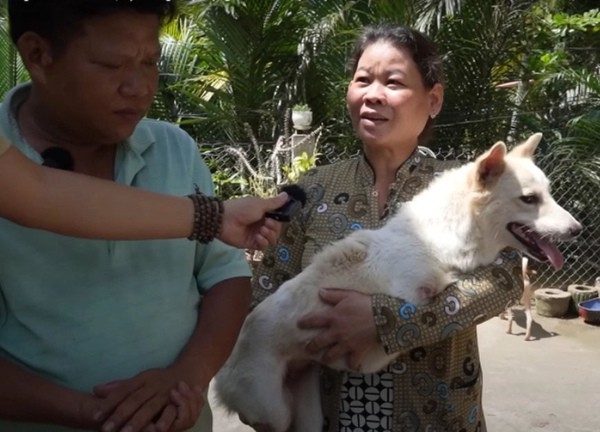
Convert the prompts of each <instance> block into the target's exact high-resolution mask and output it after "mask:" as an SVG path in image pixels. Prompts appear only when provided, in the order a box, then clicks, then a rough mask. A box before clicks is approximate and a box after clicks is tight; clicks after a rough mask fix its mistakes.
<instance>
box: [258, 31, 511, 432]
mask: <svg viewBox="0 0 600 432" xmlns="http://www.w3.org/2000/svg"><path fill="white" fill-rule="evenodd" d="M351 71H352V79H351V81H350V84H349V86H348V92H347V103H348V108H349V112H350V117H351V119H352V124H353V126H354V129H355V131H356V133H357V135H358V136H359V138H360V139H361V141H362V143H363V152H362V155H361V156H359V157H358V158H355V159H351V160H346V161H342V162H339V163H335V164H332V165H328V166H323V167H318V168H316V169H314V170H312V171H311V172H309V173H308V174H307V175H306V176H305V177H304V178H303V179H302V180H301V184H302V186H303V187H304V188H305V189H306V191H307V193H308V203H307V205H306V206H305V208H304V210H303V212H302V213H301V214H300V215H298V217H296V218H295V219H294V220H293V221H292V222H291V223H290V224H289V226H288V227H287V228H286V229H285V232H284V233H283V234H282V236H281V238H280V240H279V244H278V245H277V246H276V247H275V248H273V249H271V250H270V251H268V252H267V253H266V254H265V258H264V260H263V262H262V263H261V264H260V265H259V266H258V268H257V269H256V271H255V274H254V276H255V277H254V296H255V304H256V303H258V302H260V301H261V300H262V299H264V298H266V296H268V295H269V294H270V293H272V292H273V291H274V290H276V289H277V287H278V286H279V285H280V284H281V283H282V282H283V281H285V280H287V279H289V278H291V277H293V276H294V275H296V274H297V273H299V272H300V271H301V270H302V269H303V268H304V267H305V266H306V265H307V264H308V263H309V262H310V260H311V258H312V256H313V255H314V254H315V253H316V252H317V251H319V250H320V249H321V248H323V247H324V246H325V245H327V244H328V243H331V242H333V241H335V240H337V239H340V238H342V237H344V236H346V235H348V234H349V233H350V232H351V231H353V230H355V229H361V228H378V227H380V226H382V225H383V224H384V223H385V221H386V220H387V218H388V217H389V216H390V214H392V213H393V212H394V211H395V210H396V209H397V208H398V207H399V206H401V205H402V203H403V202H406V201H408V200H410V199H411V198H412V196H414V195H415V194H416V193H417V192H419V191H420V190H422V189H423V188H424V187H425V186H426V185H427V184H428V183H429V182H430V181H431V180H432V179H433V178H434V176H435V175H436V173H438V172H441V171H443V170H446V169H449V168H452V167H455V166H457V165H459V162H457V161H438V160H435V159H431V158H427V157H424V156H423V155H421V154H420V153H419V150H418V146H419V145H422V144H424V141H425V138H426V137H427V136H428V135H429V132H430V130H431V128H432V125H433V119H434V118H435V117H436V116H437V114H438V113H439V112H440V110H441V107H442V102H443V73H442V65H441V59H440V57H439V56H438V54H437V52H436V48H435V46H434V44H433V43H432V42H431V41H430V40H429V39H428V38H427V37H426V36H424V35H423V34H421V33H419V32H417V31H415V30H412V29H410V28H405V27H398V26H390V25H380V26H373V27H367V28H366V29H365V30H364V32H363V33H362V35H361V36H360V37H359V39H358V40H357V43H356V48H355V53H354V57H353V59H352V64H351ZM399 265H400V264H399ZM519 273H520V257H519V255H518V254H517V253H516V252H513V251H506V252H505V253H503V254H502V255H501V256H500V257H499V258H498V260H497V261H496V262H495V263H494V264H493V265H491V266H488V267H485V268H480V269H477V270H476V271H475V272H473V273H472V274H468V275H463V276H462V277H461V278H460V280H459V281H458V282H456V283H455V284H453V285H451V286H449V287H448V288H447V289H446V290H445V291H444V292H443V293H442V294H441V295H439V296H438V298H436V299H434V300H433V301H432V302H431V303H430V304H428V305H426V306H423V307H419V308H416V307H415V306H414V305H412V304H409V303H406V302H404V301H403V300H402V299H399V298H391V297H388V296H384V295H374V296H367V295H363V294H359V293H357V292H354V291H349V290H336V289H335V287H332V289H329V290H323V291H322V292H321V293H320V295H321V298H322V300H323V301H324V302H325V303H327V304H329V305H331V308H329V309H328V310H327V312H326V313H322V314H314V315H311V316H307V317H305V318H304V319H302V320H301V321H300V322H299V323H298V325H299V326H300V327H301V328H307V329H308V328H311V329H315V328H316V329H322V331H321V332H320V333H319V335H318V336H316V337H315V338H314V339H313V340H312V341H311V342H310V343H309V344H308V346H307V348H306V349H307V350H309V351H311V352H314V353H317V352H324V354H323V359H324V361H325V362H328V361H333V360H335V359H338V358H341V357H346V358H347V360H348V362H349V365H350V366H351V367H352V368H353V369H358V368H359V366H360V364H361V359H362V357H363V356H364V354H365V353H366V352H367V351H369V350H370V349H371V348H372V347H374V346H376V345H377V344H382V345H383V346H384V348H385V350H386V351H387V352H389V353H400V356H399V357H398V359H397V361H396V362H394V363H393V364H391V365H389V366H388V367H387V368H386V369H385V370H383V371H381V372H379V373H377V374H372V375H361V374H357V373H338V372H335V371H331V370H327V369H326V368H323V373H322V378H321V389H322V391H321V398H322V406H323V412H324V424H325V428H324V430H327V431H332V432H337V431H340V432H343V431H348V432H350V431H359V430H360V431H381V432H383V431H403V432H406V431H415V432H416V431H465V432H475V431H485V430H486V426H485V419H484V416H483V411H482V404H481V396H482V375H481V367H480V362H479V353H478V346H477V332H476V326H477V324H479V323H481V322H483V321H485V320H487V319H489V318H492V317H494V316H497V315H498V314H499V313H500V312H502V311H503V310H504V308H505V307H506V305H507V304H509V303H510V302H513V301H516V300H517V299H518V298H520V296H521V294H522V282H521V281H520V279H518V275H519Z"/></svg>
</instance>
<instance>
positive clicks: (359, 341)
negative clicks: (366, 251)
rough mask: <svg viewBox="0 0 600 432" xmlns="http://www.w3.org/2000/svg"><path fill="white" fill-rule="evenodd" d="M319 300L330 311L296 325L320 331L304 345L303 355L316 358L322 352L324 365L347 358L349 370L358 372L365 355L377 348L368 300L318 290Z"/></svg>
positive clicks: (350, 293)
mask: <svg viewBox="0 0 600 432" xmlns="http://www.w3.org/2000/svg"><path fill="white" fill-rule="evenodd" d="M319 297H320V298H321V300H322V301H324V302H325V303H327V304H328V305H330V306H331V308H328V309H327V310H325V311H324V312H320V313H314V314H309V315H306V316H304V317H303V318H301V319H300V320H299V321H298V327H299V328H301V329H323V331H322V332H320V333H319V334H318V335H317V336H315V337H314V338H313V339H312V340H311V341H310V342H309V343H308V345H307V346H306V351H307V352H309V353H310V354H316V353H318V352H320V351H322V350H325V353H324V354H323V357H322V360H323V362H324V363H325V364H327V363H331V362H334V361H336V360H338V359H340V358H342V357H344V356H348V358H347V362H348V366H349V367H350V369H352V370H357V371H358V370H360V367H361V364H362V360H363V358H364V356H365V354H366V353H367V352H368V351H369V350H371V349H372V348H374V347H376V346H377V345H378V344H379V340H378V337H377V328H376V326H375V320H374V318H373V310H372V307H371V297H370V296H368V295H366V294H362V293H359V292H357V291H351V290H341V289H322V290H321V291H320V292H319Z"/></svg>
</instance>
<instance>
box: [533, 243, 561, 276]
mask: <svg viewBox="0 0 600 432" xmlns="http://www.w3.org/2000/svg"><path fill="white" fill-rule="evenodd" d="M536 243H537V245H538V246H539V247H540V249H541V250H543V251H544V253H545V254H546V256H547V257H548V259H549V260H550V264H552V266H553V267H554V268H555V269H556V270H560V269H561V268H562V266H563V264H564V262H565V260H564V258H563V256H562V255H561V253H560V251H559V250H558V248H557V247H556V246H554V245H553V244H552V243H550V242H549V241H548V240H546V239H543V238H541V237H538V238H536Z"/></svg>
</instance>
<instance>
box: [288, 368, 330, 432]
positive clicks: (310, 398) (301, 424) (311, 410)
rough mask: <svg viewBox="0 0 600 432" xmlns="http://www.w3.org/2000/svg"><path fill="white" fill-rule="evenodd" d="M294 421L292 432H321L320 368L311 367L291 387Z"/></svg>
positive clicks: (295, 379)
mask: <svg viewBox="0 0 600 432" xmlns="http://www.w3.org/2000/svg"><path fill="white" fill-rule="evenodd" d="M291 391H292V405H293V407H294V420H293V427H292V428H291V429H290V431H291V432H321V430H323V412H322V411H321V396H320V389H319V368H318V367H314V366H313V367H309V368H308V369H307V370H306V371H303V372H302V374H301V376H298V377H296V378H294V383H293V385H292V387H291Z"/></svg>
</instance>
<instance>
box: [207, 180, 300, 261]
mask: <svg viewBox="0 0 600 432" xmlns="http://www.w3.org/2000/svg"><path fill="white" fill-rule="evenodd" d="M287 199H288V196H287V194H286V193H285V192H283V193H280V194H279V195H277V196H275V197H272V198H266V199H263V198H255V197H245V198H238V199H233V200H228V201H225V202H223V206H224V212H223V226H222V227H221V234H220V235H219V237H218V239H219V240H221V241H222V242H224V243H227V244H229V245H231V246H234V247H237V248H244V249H260V250H262V249H265V248H267V247H269V246H272V245H274V244H275V243H276V242H277V238H278V237H279V234H280V233H281V223H280V222H276V221H274V220H272V219H270V218H265V213H266V212H268V211H271V210H275V209H277V208H279V207H281V206H282V205H284V204H285V203H286V202H287Z"/></svg>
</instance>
